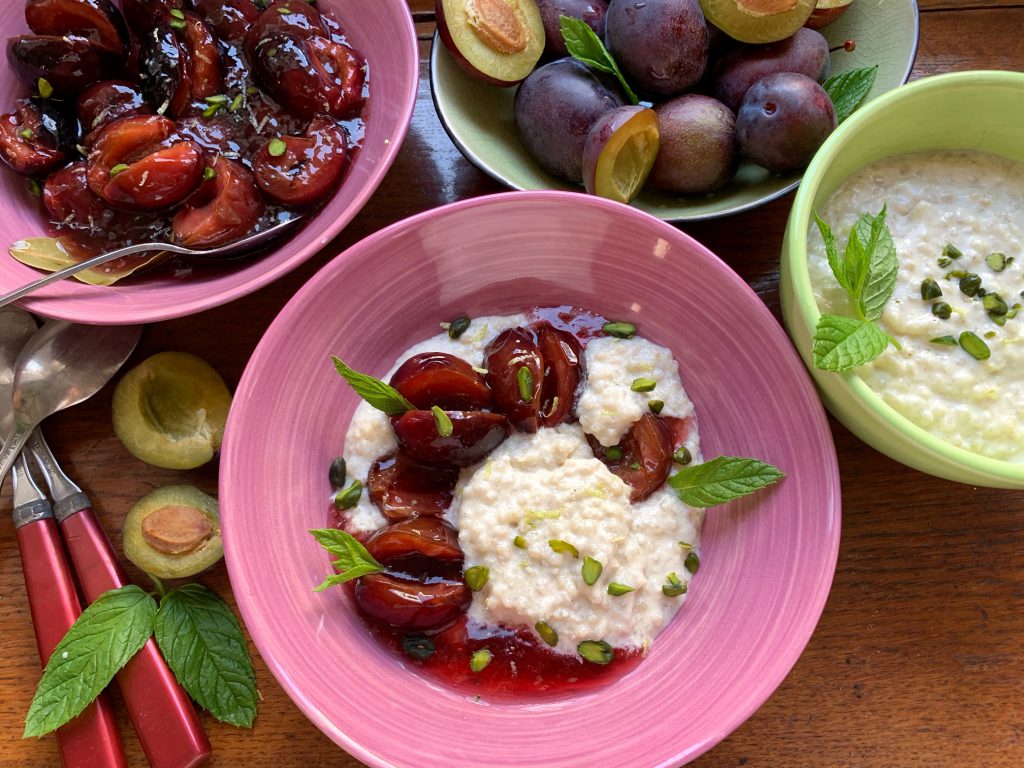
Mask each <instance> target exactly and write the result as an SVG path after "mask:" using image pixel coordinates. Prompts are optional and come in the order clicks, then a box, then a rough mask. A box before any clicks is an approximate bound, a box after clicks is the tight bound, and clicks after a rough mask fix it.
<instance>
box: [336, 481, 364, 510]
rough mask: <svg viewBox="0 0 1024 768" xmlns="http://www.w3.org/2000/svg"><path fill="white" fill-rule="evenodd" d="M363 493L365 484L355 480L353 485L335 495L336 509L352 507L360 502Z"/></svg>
mask: <svg viewBox="0 0 1024 768" xmlns="http://www.w3.org/2000/svg"><path fill="white" fill-rule="evenodd" d="M362 495H363V484H362V483H361V482H359V481H358V480H353V481H352V485H350V486H349V487H348V488H346V489H345V490H343V491H338V492H337V493H336V494H335V495H334V508H335V509H351V508H352V507H354V506H355V505H356V504H358V503H359V497H360V496H362Z"/></svg>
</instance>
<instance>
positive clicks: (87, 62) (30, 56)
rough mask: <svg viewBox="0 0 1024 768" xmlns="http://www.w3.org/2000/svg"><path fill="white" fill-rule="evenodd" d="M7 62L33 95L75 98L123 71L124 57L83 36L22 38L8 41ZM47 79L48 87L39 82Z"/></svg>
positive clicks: (20, 36) (28, 36)
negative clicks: (98, 82)
mask: <svg viewBox="0 0 1024 768" xmlns="http://www.w3.org/2000/svg"><path fill="white" fill-rule="evenodd" d="M7 63H8V65H10V67H11V71H12V72H14V74H15V76H17V78H18V79H19V80H21V82H22V83H23V84H24V85H25V87H26V88H28V89H29V90H30V91H31V92H32V93H39V94H41V95H44V96H48V95H50V94H49V93H48V91H49V90H50V89H52V93H53V95H55V96H58V97H60V96H75V95H77V94H78V93H79V91H81V90H82V89H83V88H85V87H86V86H88V85H91V84H92V83H95V82H97V81H99V80H109V79H111V78H112V77H115V76H116V75H117V74H118V73H119V71H122V70H123V69H124V57H123V56H122V55H121V54H120V53H112V52H110V51H108V50H107V49H105V48H100V47H99V46H95V45H92V44H91V43H89V41H88V40H86V39H85V38H84V37H72V36H71V35H65V36H63V37H57V36H55V35H19V36H17V37H12V38H10V39H9V40H8V41H7ZM41 79H42V80H45V81H46V84H45V85H44V84H43V83H40V80H41Z"/></svg>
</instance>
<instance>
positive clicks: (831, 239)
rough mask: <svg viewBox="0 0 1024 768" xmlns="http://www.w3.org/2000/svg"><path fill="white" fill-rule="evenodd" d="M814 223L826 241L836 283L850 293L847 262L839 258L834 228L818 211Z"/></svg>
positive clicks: (826, 248)
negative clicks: (847, 280)
mask: <svg viewBox="0 0 1024 768" xmlns="http://www.w3.org/2000/svg"><path fill="white" fill-rule="evenodd" d="M814 222H815V224H817V225H818V231H819V232H821V239H822V240H824V241H825V253H826V255H827V256H828V265H829V267H831V269H832V274H833V275H835V278H836V282H837V283H839V285H841V286H842V287H843V288H844V289H846V291H847V292H849V291H850V286H849V285H847V283H846V262H845V261H844V260H843V259H842V258H841V257H840V256H839V248H838V247H836V236H835V235H834V234H832V228H831V227H830V226H829V225H828V223H827V222H826V221H825V220H824V219H823V218H821V216H819V215H818V212H817V211H815V212H814Z"/></svg>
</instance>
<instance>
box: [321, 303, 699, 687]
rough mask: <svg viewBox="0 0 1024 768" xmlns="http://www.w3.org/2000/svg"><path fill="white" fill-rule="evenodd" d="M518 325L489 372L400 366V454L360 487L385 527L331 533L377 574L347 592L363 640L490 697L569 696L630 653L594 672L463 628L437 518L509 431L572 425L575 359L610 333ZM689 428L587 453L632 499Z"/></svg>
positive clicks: (494, 631) (539, 643) (614, 670)
mask: <svg viewBox="0 0 1024 768" xmlns="http://www.w3.org/2000/svg"><path fill="white" fill-rule="evenodd" d="M527 318H528V322H527V324H526V325H524V326H521V327H518V328H513V329H510V330H507V331H504V332H502V333H500V334H498V335H497V336H495V337H494V338H493V339H492V340H491V341H490V343H489V344H488V346H487V348H486V351H485V361H484V366H483V367H484V368H486V369H487V373H486V374H481V373H480V371H479V369H474V368H473V367H472V366H471V365H469V364H468V363H466V362H464V361H462V360H461V359H459V358H455V357H453V356H451V355H449V354H446V353H441V352H425V353H420V354H417V355H413V356H412V357H410V358H409V359H407V360H404V361H403V362H402V364H401V365H399V367H398V368H397V370H396V372H395V374H394V375H393V376H392V377H391V384H392V386H395V387H396V388H397V389H398V390H399V391H400V392H401V394H402V395H403V396H405V397H407V398H408V399H409V400H410V401H411V402H412V403H413V405H414V406H415V408H416V409H414V410H409V411H406V412H405V413H404V414H402V415H401V416H393V417H392V418H391V423H392V425H393V427H394V429H395V431H396V436H397V438H398V442H399V446H400V447H399V450H398V451H397V452H395V453H391V454H389V455H387V456H383V457H380V458H379V459H378V460H377V461H376V462H375V463H374V464H373V466H372V467H371V469H370V472H369V476H368V478H367V479H366V485H367V489H366V490H367V492H368V497H369V499H370V501H371V502H372V503H373V504H374V506H376V507H377V508H378V509H379V510H380V511H381V512H382V513H383V514H384V516H385V518H386V519H387V521H388V522H387V524H386V525H385V526H384V527H382V528H380V529H378V530H377V531H372V532H365V531H362V532H360V531H356V530H352V528H351V525H350V520H349V516H348V512H346V511H344V510H337V509H335V508H334V507H333V506H332V507H331V511H330V519H331V525H332V526H333V527H336V528H340V529H342V530H347V531H349V532H350V533H352V534H353V535H354V536H355V537H356V538H357V539H359V540H360V541H361V542H362V543H363V544H364V545H365V546H366V548H367V550H368V551H369V552H370V554H371V555H372V556H374V557H375V558H376V559H377V560H378V561H379V562H380V563H381V564H382V565H383V566H384V568H385V570H384V571H383V572H381V573H377V574H372V575H369V576H363V577H360V578H358V579H355V580H354V581H352V582H349V583H348V584H347V585H346V587H347V588H348V590H349V595H350V596H351V597H352V599H353V602H355V604H356V606H357V609H358V612H359V615H360V616H361V618H362V619H363V621H364V622H365V623H366V625H367V628H368V631H369V633H370V634H371V635H372V636H373V637H375V638H376V639H377V640H378V641H379V642H381V643H383V644H384V645H385V646H386V647H388V648H390V649H391V650H392V651H393V652H394V653H396V654H398V655H399V656H400V657H401V659H402V662H403V663H404V664H406V665H407V666H408V667H410V668H411V669H415V670H417V671H418V672H420V673H422V674H423V675H425V676H427V677H430V678H434V679H438V680H441V681H443V682H444V683H446V684H447V685H449V686H451V687H453V688H455V689H457V690H461V691H465V692H467V693H471V694H477V695H481V696H487V697H488V698H491V699H501V698H502V697H516V696H522V695H529V696H530V697H531V698H536V697H538V696H539V697H542V698H543V697H552V698H557V697H558V696H559V695H564V694H570V693H571V694H577V693H579V692H581V691H586V690H589V689H593V688H596V687H599V686H601V685H603V684H605V683H607V682H609V681H611V680H614V679H616V678H618V677H621V676H622V675H624V674H626V673H627V672H628V671H630V670H631V669H632V668H633V667H634V666H635V665H636V664H637V663H638V662H639V661H640V660H641V659H642V658H643V652H642V650H641V649H639V648H616V649H615V656H614V659H613V661H612V662H611V663H610V664H607V665H601V664H596V663H592V662H589V661H584V660H582V659H581V658H579V657H577V656H575V655H565V654H558V653H555V652H554V651H553V650H552V649H551V648H550V647H549V646H548V645H546V644H545V643H544V641H543V640H541V639H539V638H538V636H537V635H536V634H535V633H534V632H533V631H532V630H531V629H530V628H526V627H504V626H483V625H480V624H478V623H476V622H475V621H471V620H469V619H468V617H467V614H466V610H467V609H468V607H469V604H470V602H471V596H472V593H471V592H469V589H468V587H467V586H466V585H464V584H463V580H462V579H463V573H462V567H463V559H462V550H461V547H460V546H459V542H458V538H457V531H455V529H454V528H452V527H451V526H450V525H448V524H447V523H446V522H444V521H443V520H442V519H441V518H442V516H443V514H444V512H445V510H446V509H447V508H448V506H449V505H450V504H451V501H452V498H453V492H454V488H455V483H456V480H457V479H458V473H459V468H460V467H464V466H468V465H470V464H473V463H475V462H477V461H479V460H481V459H482V458H484V457H485V456H486V455H487V454H488V453H490V451H491V450H493V449H494V448H495V447H496V446H497V445H498V444H499V443H500V442H501V441H502V440H504V438H505V436H506V434H507V433H508V431H509V426H508V423H509V422H513V423H514V424H515V428H516V429H518V430H519V431H525V432H534V431H536V430H538V429H541V428H544V427H546V426H553V425H556V424H558V423H562V422H565V421H572V420H574V419H575V413H574V411H575V397H576V390H577V388H578V387H577V385H578V383H579V382H580V381H582V380H583V379H584V378H585V376H586V372H585V369H584V365H583V350H584V349H585V347H586V345H587V342H588V341H589V340H590V339H593V338H597V337H601V336H605V335H606V333H605V331H604V330H603V329H604V326H605V324H606V323H607V322H608V321H607V320H606V319H605V318H604V317H602V316H600V315H597V314H594V313H589V312H584V311H581V310H579V309H576V308H574V307H571V306H567V305H566V306H559V307H545V308H536V309H533V310H531V311H530V312H529V313H527ZM520 368H526V369H527V370H529V371H530V378H531V380H532V389H531V390H530V391H523V390H521V389H520V386H521V385H520V382H519V381H518V377H517V375H516V374H517V371H518V370H519V369H520ZM432 406H436V407H437V408H438V409H440V408H443V409H446V410H445V411H444V412H445V413H446V414H447V415H448V417H449V418H450V420H451V425H450V429H451V435H450V436H448V437H444V438H442V437H441V436H440V428H439V427H437V425H436V424H435V414H434V412H432V411H431V410H429V408H431V407H432ZM447 409H452V410H447ZM691 426H692V420H690V419H677V418H673V417H660V416H656V415H654V414H646V415H645V416H644V417H643V418H641V420H640V421H638V422H637V423H636V424H635V425H634V426H633V428H632V429H631V430H630V432H629V433H628V434H627V435H626V436H625V437H624V438H623V440H622V442H621V445H620V448H621V451H620V453H619V455H618V456H617V457H616V458H614V459H610V458H608V457H607V456H606V455H605V451H604V449H603V448H601V446H600V445H599V444H598V443H596V441H591V445H592V446H593V448H594V454H595V456H596V457H597V458H599V459H600V460H601V461H603V462H604V463H605V464H606V465H607V466H608V468H609V469H610V470H611V471H612V472H613V473H614V474H616V475H618V476H619V477H620V478H621V479H622V480H623V481H624V482H626V483H627V484H628V485H630V486H631V487H632V488H633V493H632V494H631V499H632V500H633V501H638V500H640V499H643V498H645V497H646V496H648V495H650V493H652V492H653V491H654V490H655V489H656V488H658V487H660V486H661V485H662V484H663V483H664V482H665V479H666V478H667V476H668V473H669V469H670V467H671V464H672V452H673V451H674V450H675V449H676V448H678V447H679V446H680V445H682V444H683V442H684V441H685V439H686V437H687V435H688V433H689V431H690V429H691ZM466 579H467V582H468V576H467V577H466ZM482 651H486V652H488V653H489V654H490V660H489V662H488V663H487V664H486V665H485V666H482V667H481V666H480V665H477V669H473V668H472V667H471V660H472V659H473V658H474V654H477V653H478V652H482Z"/></svg>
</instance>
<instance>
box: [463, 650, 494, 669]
mask: <svg viewBox="0 0 1024 768" xmlns="http://www.w3.org/2000/svg"><path fill="white" fill-rule="evenodd" d="M493 658H494V655H493V654H492V653H491V652H490V651H488V650H487V649H486V648H481V649H480V650H479V651H477V652H476V653H474V654H473V655H472V656H471V657H470V659H469V668H470V670H472V671H473V672H483V671H484V669H486V667H487V665H488V664H490V663H491V659H493Z"/></svg>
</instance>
